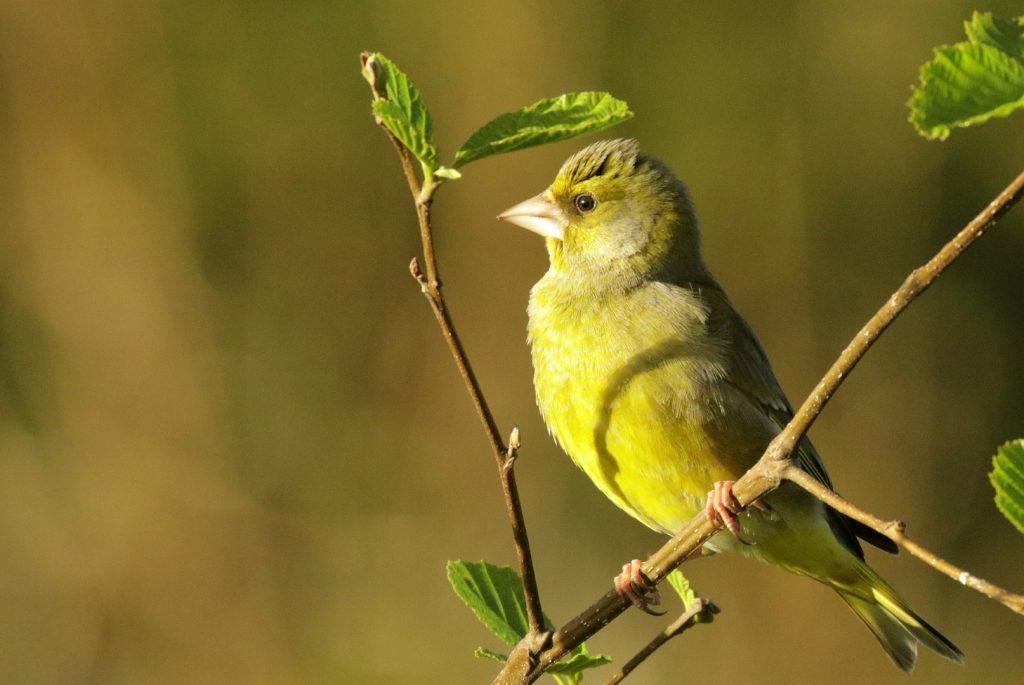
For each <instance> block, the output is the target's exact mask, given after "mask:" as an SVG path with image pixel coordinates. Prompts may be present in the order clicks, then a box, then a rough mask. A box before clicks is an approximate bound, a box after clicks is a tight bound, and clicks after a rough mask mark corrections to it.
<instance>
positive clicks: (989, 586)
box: [785, 467, 1024, 614]
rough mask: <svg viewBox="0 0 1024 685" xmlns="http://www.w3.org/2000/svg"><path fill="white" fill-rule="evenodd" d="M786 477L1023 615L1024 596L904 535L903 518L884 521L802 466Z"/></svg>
mask: <svg viewBox="0 0 1024 685" xmlns="http://www.w3.org/2000/svg"><path fill="white" fill-rule="evenodd" d="M785 478H786V480H788V481H792V482H793V483H796V484H797V485H799V486H800V487H802V488H803V489H804V490H806V491H807V492H809V493H811V494H812V495H814V496H815V497H817V498H818V499H820V500H821V501H822V502H824V503H825V504H827V505H829V506H830V507H832V508H833V509H835V510H836V511H838V512H841V513H843V514H845V515H847V516H849V517H850V518H853V519H856V520H858V521H860V522H861V523H863V524H864V525H866V526H868V527H870V528H873V529H874V530H877V531H878V532H879V533H881V534H882V535H884V536H886V537H887V538H889V539H890V540H892V541H893V542H895V543H896V544H897V545H899V546H900V547H902V548H903V549H905V550H907V552H909V553H910V554H911V555H912V556H915V557H917V558H918V559H920V560H921V561H923V562H924V563H926V564H928V565H929V566H931V567H932V568H933V569H935V570H936V571H938V572H939V573H941V574H943V575H945V576H948V577H950V578H952V579H953V580H955V581H957V582H958V583H960V584H961V585H964V586H966V587H969V588H971V589H972V590H977V591H978V592H980V593H981V594H983V595H985V596H986V597H988V598H990V599H994V600H995V601H997V602H999V603H1000V604H1002V605H1003V606H1005V607H1006V608H1008V609H1010V610H1011V611H1015V612H1017V613H1018V614H1024V595H1018V594H1015V593H1013V592H1010V591H1009V590H1004V589H1003V588H1001V587H999V586H998V585H994V584H993V583H990V582H988V581H987V580H985V579H984V578H979V577H978V576H975V575H973V574H971V573H969V572H967V571H965V570H964V569H962V568H960V567H959V566H954V565H953V564H951V563H949V562H948V561H946V560H945V559H943V558H942V557H940V556H939V555H937V554H935V553H934V552H932V551H931V550H929V549H927V548H926V547H924V546H922V545H919V544H918V543H916V542H914V541H913V540H911V539H910V538H909V537H907V536H906V534H905V533H904V531H905V530H906V528H907V525H906V524H905V523H904V522H903V521H899V520H892V521H884V520H882V519H880V518H878V517H877V516H875V515H874V514H869V513H868V512H866V511H864V510H863V509H860V508H858V507H856V506H854V505H853V504H851V503H850V502H848V501H847V500H845V499H843V498H842V497H840V496H839V495H837V494H836V493H835V492H833V491H832V490H829V489H828V488H826V487H825V486H824V485H822V484H821V482H820V481H818V480H817V479H815V478H814V477H813V476H812V475H810V474H809V473H807V472H806V471H804V470H803V469H800V468H796V467H792V468H789V469H787V470H786V476H785Z"/></svg>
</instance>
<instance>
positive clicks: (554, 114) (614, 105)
mask: <svg viewBox="0 0 1024 685" xmlns="http://www.w3.org/2000/svg"><path fill="white" fill-rule="evenodd" d="M632 116H633V113H632V112H631V111H629V105H627V104H626V103H625V102H623V101H622V100H617V99H615V98H614V97H612V96H611V95H609V94H608V93H598V92H593V91H588V92H582V93H566V94H565V95H561V96H559V97H557V98H553V99H546V100H541V101H539V102H535V103H534V104H532V105H530V106H529V107H525V108H523V109H520V110H518V111H515V112H506V113H505V114H502V115H501V116H499V117H497V118H495V119H492V120H491V121H489V122H488V123H486V124H484V125H483V126H482V127H481V128H479V129H477V131H476V132H475V133H474V134H473V135H471V136H470V137H469V140H467V141H466V142H465V143H463V145H462V147H461V148H459V151H458V152H457V153H456V154H455V164H454V166H455V167H460V166H463V165H464V164H469V163H470V162H473V161H476V160H478V159H482V158H484V157H489V156H490V155H496V154H500V153H503V152H512V151H513V150H522V149H524V148H528V147H532V146H534V145H540V144H542V143H551V142H555V141H558V140H566V139H568V138H575V137H576V136H580V135H583V134H584V133H590V132H591V131H600V130H601V129H605V128H608V127H609V126H614V125H615V124H618V123H621V122H623V121H625V120H627V119H629V118H630V117H632Z"/></svg>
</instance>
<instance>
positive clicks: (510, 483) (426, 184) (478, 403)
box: [359, 52, 544, 636]
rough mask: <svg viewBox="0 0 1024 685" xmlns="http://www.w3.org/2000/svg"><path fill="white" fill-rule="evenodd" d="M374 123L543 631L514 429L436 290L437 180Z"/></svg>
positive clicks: (533, 620)
mask: <svg viewBox="0 0 1024 685" xmlns="http://www.w3.org/2000/svg"><path fill="white" fill-rule="evenodd" d="M369 57H370V55H369V53H366V52H364V53H362V54H361V55H360V56H359V61H360V68H365V67H366V64H367V60H368V59H369ZM375 84H376V85H374V86H373V97H374V99H380V98H385V97H386V96H387V95H386V90H385V88H384V86H383V79H381V78H378V79H376V80H375ZM375 120H376V121H377V124H378V125H379V126H380V127H381V128H382V129H384V132H385V133H386V134H387V136H388V139H389V140H391V143H392V145H394V146H395V151H396V152H397V153H398V159H399V160H400V161H401V163H402V171H403V172H404V173H405V179H406V181H407V182H408V184H409V192H410V193H411V194H412V196H413V199H414V200H415V201H416V219H417V221H418V223H419V228H420V242H421V243H422V246H423V262H424V265H425V269H426V273H423V271H422V270H421V269H420V265H419V261H418V260H417V259H416V258H415V257H414V258H413V260H412V262H411V263H410V264H409V270H410V272H411V273H412V276H413V278H415V279H416V281H417V282H418V283H419V284H420V290H421V291H422V292H423V295H424V297H426V298H427V302H429V303H430V308H431V310H432V311H433V312H434V318H436V319H437V323H438V325H439V326H440V327H441V332H442V334H443V335H444V339H445V341H446V342H447V343H448V349H449V351H450V352H451V354H452V357H453V358H454V359H455V364H456V366H458V368H459V375H460V376H462V380H463V383H464V384H465V386H466V391H467V392H468V393H469V396H470V398H471V399H472V400H473V407H474V408H475V409H476V413H477V417H479V419H480V422H481V424H482V425H483V428H484V432H485V433H486V434H487V441H488V443H489V444H490V446H491V452H492V453H493V454H494V459H495V463H496V464H497V467H498V475H499V476H500V478H501V488H502V491H503V492H504V495H505V508H506V510H507V512H508V518H509V523H510V525H511V526H512V538H513V540H514V542H515V547H516V556H517V558H518V560H519V573H520V575H521V576H522V578H523V593H524V595H525V597H526V613H527V618H528V620H529V623H530V632H531V633H532V634H534V635H535V636H538V635H541V634H542V633H544V619H543V616H544V614H543V611H542V609H541V604H540V592H539V590H538V589H537V576H536V574H535V572H534V569H533V555H532V554H531V552H530V540H529V538H528V537H527V533H526V520H525V518H524V516H523V507H522V504H521V503H520V501H519V488H518V487H517V486H516V479H515V471H514V470H513V468H512V466H513V464H514V463H515V459H516V456H517V454H518V450H519V429H518V428H513V429H512V435H511V436H510V438H509V445H508V447H507V448H506V447H505V445H504V444H503V443H502V440H501V436H500V434H499V432H498V424H497V423H496V422H495V420H494V415H493V414H492V413H491V409H490V407H489V406H488V405H487V400H486V399H484V393H483V390H481V389H480V383H479V382H478V381H477V379H476V374H475V373H474V372H473V367H472V366H471V365H470V363H469V356H468V355H467V354H466V350H465V348H464V347H463V346H462V340H461V339H460V338H459V335H458V333H457V332H456V331H455V324H454V323H452V318H451V314H450V313H449V312H448V305H447V303H446V302H445V299H444V295H443V294H442V293H441V279H440V277H439V276H438V271H437V259H436V257H435V255H434V238H433V231H432V228H431V223H430V208H431V204H432V203H433V199H434V192H435V191H436V190H437V187H438V181H436V180H435V179H433V178H425V179H423V181H422V182H421V181H420V179H419V177H418V176H417V174H416V158H415V157H414V155H413V154H412V152H411V151H410V150H409V149H408V148H406V147H405V145H403V144H402V142H401V141H400V140H398V138H396V137H395V135H394V134H393V133H391V131H389V130H388V128H387V127H386V126H384V124H383V122H382V121H381V120H380V119H377V118H376V117H375Z"/></svg>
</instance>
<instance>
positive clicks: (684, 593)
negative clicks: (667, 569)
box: [668, 569, 697, 609]
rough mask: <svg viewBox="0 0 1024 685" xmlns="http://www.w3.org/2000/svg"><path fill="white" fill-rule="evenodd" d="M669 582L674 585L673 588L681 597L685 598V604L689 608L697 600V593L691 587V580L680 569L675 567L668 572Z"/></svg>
mask: <svg viewBox="0 0 1024 685" xmlns="http://www.w3.org/2000/svg"><path fill="white" fill-rule="evenodd" d="M668 584H669V585H671V586H672V589H673V590H675V591H676V594H678V595H679V598H680V599H681V600H683V606H684V607H686V608H687V609H689V608H690V605H691V604H693V603H694V602H696V601H697V593H696V592H694V591H693V588H692V587H690V581H689V580H687V579H686V576H684V575H683V574H682V572H681V571H680V570H679V569H673V570H672V572H671V573H669V574H668Z"/></svg>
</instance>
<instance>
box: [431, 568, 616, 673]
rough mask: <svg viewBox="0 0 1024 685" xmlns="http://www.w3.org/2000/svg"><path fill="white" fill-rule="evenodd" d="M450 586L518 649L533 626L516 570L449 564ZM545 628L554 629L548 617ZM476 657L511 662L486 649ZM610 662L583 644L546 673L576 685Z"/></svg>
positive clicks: (550, 667)
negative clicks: (590, 671)
mask: <svg viewBox="0 0 1024 685" xmlns="http://www.w3.org/2000/svg"><path fill="white" fill-rule="evenodd" d="M448 582H449V583H451V585H452V588H453V589H454V590H455V594H457V595H458V596H459V597H460V598H462V601H463V602H465V603H466V606H468V607H469V608H470V609H471V610H472V611H473V613H474V614H476V617H477V618H478V619H480V622H481V623H483V624H484V625H485V626H487V628H488V629H489V630H490V631H491V632H492V633H494V634H495V635H497V636H498V637H499V638H501V640H503V641H504V642H505V644H507V645H510V646H512V645H515V644H516V643H518V642H519V640H521V639H522V638H523V636H524V635H526V633H527V631H528V630H529V625H530V624H529V621H528V619H527V617H526V597H525V595H524V594H523V582H522V580H521V579H520V577H519V574H518V573H517V572H516V571H515V570H514V569H511V568H509V567H508V566H495V565H494V564H488V563H487V562H486V561H477V562H467V561H449V562H448ZM544 625H545V626H546V627H548V628H551V629H553V628H554V624H552V623H551V621H550V620H549V619H548V617H547V616H545V617H544ZM473 654H474V655H475V656H478V657H484V658H488V659H495V660H497V661H505V660H507V659H508V657H506V656H505V655H503V654H499V653H498V652H494V651H492V650H490V649H487V648H486V647H477V648H476V651H475V652H473ZM609 661H611V659H610V658H609V657H606V656H603V655H600V654H598V655H593V656H592V655H591V654H590V653H589V652H587V645H586V643H583V644H580V645H579V646H578V647H576V648H575V649H573V650H572V651H571V652H569V656H568V658H566V659H563V660H562V661H559V662H557V663H554V664H552V665H551V666H549V667H548V670H547V672H548V673H551V674H553V675H555V678H556V679H558V680H559V682H563V683H567V684H568V685H575V683H577V682H579V679H580V678H582V675H581V673H582V671H584V670H586V669H588V668H594V667H595V666H600V665H602V664H606V663H608V662H609ZM562 678H565V680H563V679H562Z"/></svg>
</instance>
